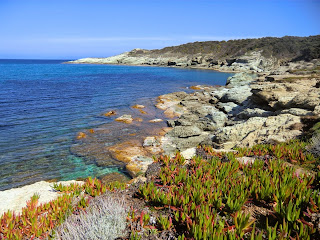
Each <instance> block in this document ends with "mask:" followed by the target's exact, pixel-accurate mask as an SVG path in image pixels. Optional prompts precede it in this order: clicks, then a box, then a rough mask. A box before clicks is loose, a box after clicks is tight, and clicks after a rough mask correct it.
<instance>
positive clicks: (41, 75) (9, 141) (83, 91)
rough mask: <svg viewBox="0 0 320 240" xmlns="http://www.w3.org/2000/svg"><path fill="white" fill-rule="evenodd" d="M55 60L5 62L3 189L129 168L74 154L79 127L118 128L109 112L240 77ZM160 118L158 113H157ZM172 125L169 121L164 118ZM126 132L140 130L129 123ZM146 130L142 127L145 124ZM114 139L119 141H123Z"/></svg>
mask: <svg viewBox="0 0 320 240" xmlns="http://www.w3.org/2000/svg"><path fill="white" fill-rule="evenodd" d="M62 62H63V61H55V60H36V61H35V60H0V70H1V71H0V113H1V117H0V190H5V189H9V188H13V187H19V186H22V185H26V184H30V183H33V182H36V181H40V180H51V179H57V180H69V179H76V178H80V177H87V176H101V175H105V174H107V173H110V172H121V171H122V167H121V166H119V165H117V164H116V163H114V161H112V159H110V165H108V166H106V165H104V166H102V165H99V164H97V163H96V162H95V161H93V160H92V159H90V157H79V156H77V155H74V154H72V152H71V151H70V147H71V146H72V145H73V144H74V139H75V136H76V134H77V133H78V132H79V131H82V130H84V129H90V128H98V127H99V126H108V127H110V128H112V126H113V122H114V120H113V118H106V117H104V116H103V113H105V112H107V111H109V110H113V109H116V110H117V111H119V113H121V114H124V113H129V114H131V112H132V111H133V110H132V109H130V106H132V105H133V104H135V103H139V104H140V103H142V104H145V105H149V106H150V109H151V106H152V105H153V104H154V101H155V98H156V97H157V96H159V95H161V94H165V93H169V92H174V91H183V90H185V88H186V87H188V86H191V85H197V84H207V85H224V84H225V82H226V79H227V78H228V77H229V76H231V75H232V74H229V73H219V72H214V71H211V70H195V69H192V70H191V69H178V68H159V67H134V66H113V65H71V64H61V63H62ZM154 116H157V115H156V113H155V115H154ZM163 124H164V123H163ZM128 129H129V130H126V129H125V128H124V131H139V127H137V128H136V129H133V128H132V129H131V128H128ZM140 130H141V129H140ZM121 140H122V139H121V137H119V136H116V135H114V136H110V142H106V144H113V143H115V142H117V141H121Z"/></svg>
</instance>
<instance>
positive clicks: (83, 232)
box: [54, 195, 127, 240]
mask: <svg viewBox="0 0 320 240" xmlns="http://www.w3.org/2000/svg"><path fill="white" fill-rule="evenodd" d="M126 215H127V209H126V205H125V202H124V200H123V199H114V198H113V197H110V196H108V195H103V196H100V197H97V198H96V199H94V200H92V204H90V206H89V207H88V208H87V209H86V211H83V212H80V213H79V214H78V215H71V216H70V217H68V218H67V220H66V221H65V222H64V223H63V224H62V225H60V226H59V227H58V228H57V229H56V231H55V238H54V239H56V240H62V239H63V240H80V239H81V240H85V239H87V240H89V239H90V240H95V239H101V240H102V239H103V240H108V239H115V238H117V237H119V236H121V235H122V234H123V233H124V230H125V228H126Z"/></svg>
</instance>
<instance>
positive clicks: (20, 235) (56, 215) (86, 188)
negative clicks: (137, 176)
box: [0, 178, 125, 240]
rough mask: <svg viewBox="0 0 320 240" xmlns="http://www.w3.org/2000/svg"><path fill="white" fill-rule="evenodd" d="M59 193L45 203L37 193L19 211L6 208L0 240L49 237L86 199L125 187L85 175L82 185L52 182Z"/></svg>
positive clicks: (1, 221) (0, 230) (2, 217)
mask: <svg viewBox="0 0 320 240" xmlns="http://www.w3.org/2000/svg"><path fill="white" fill-rule="evenodd" d="M53 187H54V188H55V190H57V191H60V192H61V195H60V196H59V197H58V198H57V199H55V200H53V201H50V202H48V203H45V204H40V205H39V204H38V199H39V196H38V195H34V196H33V197H32V198H31V199H30V201H28V202H27V206H26V207H24V208H23V209H22V213H21V214H15V213H14V212H12V211H7V212H6V213H4V214H3V215H2V216H0V239H17V240H18V239H35V238H40V239H44V238H47V237H48V238H51V237H52V235H51V233H52V230H53V229H54V228H56V227H57V226H59V225H60V224H61V223H63V222H64V221H65V219H66V218H67V217H68V216H69V215H71V214H73V213H79V212H81V211H83V210H85V209H86V207H88V205H89V202H90V200H91V199H93V198H94V197H96V196H100V195H101V194H103V193H105V192H106V190H111V191H112V190H114V189H115V188H124V187H125V185H124V184H119V183H116V184H109V185H103V184H102V183H101V182H100V181H99V180H98V179H92V178H88V179H87V180H86V181H85V183H84V184H82V185H81V184H71V185H69V186H63V185H62V184H54V186H53Z"/></svg>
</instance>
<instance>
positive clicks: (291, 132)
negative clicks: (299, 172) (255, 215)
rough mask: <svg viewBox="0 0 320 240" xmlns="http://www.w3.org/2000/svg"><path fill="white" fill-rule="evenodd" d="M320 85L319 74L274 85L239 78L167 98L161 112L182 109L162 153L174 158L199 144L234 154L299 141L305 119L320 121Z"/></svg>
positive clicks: (245, 76)
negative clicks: (242, 149)
mask: <svg viewBox="0 0 320 240" xmlns="http://www.w3.org/2000/svg"><path fill="white" fill-rule="evenodd" d="M272 79H273V77H272ZM319 81H320V78H319V77H318V76H314V75H303V76H297V75H294V74H289V75H288V74H286V75H283V76H282V77H281V75H277V77H276V79H273V80H272V81H270V76H269V75H266V74H262V75H257V74H248V73H238V74H235V75H234V76H233V77H230V78H229V79H228V81H227V85H226V86H225V87H216V88H212V87H211V88H204V87H201V86H197V88H195V89H196V92H194V93H192V94H188V95H186V94H183V93H171V94H168V95H163V96H161V99H165V101H163V102H165V103H166V104H161V105H160V107H161V109H163V110H164V111H165V110H167V109H168V108H170V109H171V110H174V109H179V112H178V114H176V116H179V117H178V118H176V119H173V120H168V125H169V126H170V127H173V129H172V131H170V132H169V133H167V134H166V135H165V141H163V146H162V148H163V149H164V152H165V153H167V154H173V153H174V152H175V151H176V150H180V151H185V150H187V149H192V148H193V147H196V146H197V145H198V144H210V145H213V146H214V147H215V148H222V149H231V148H234V147H248V146H253V145H254V144H258V143H275V142H283V141H287V140H289V139H293V138H295V137H298V136H300V135H301V134H302V128H303V123H302V121H301V117H304V116H315V117H317V116H319V110H320V109H319V106H320V89H319V86H318V85H319V84H318V83H319ZM173 115H174V113H173Z"/></svg>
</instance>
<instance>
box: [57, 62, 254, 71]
mask: <svg viewBox="0 0 320 240" xmlns="http://www.w3.org/2000/svg"><path fill="white" fill-rule="evenodd" d="M62 64H90V65H110V66H112V65H114V66H134V67H163V68H178V69H194V70H210V71H215V72H222V73H240V72H242V71H240V70H237V71H236V70H231V69H230V70H223V69H215V68H212V67H204V66H187V67H183V66H166V65H149V64H128V63H91V62H70V61H69V62H63V63H62ZM251 72H252V73H255V72H254V71H251Z"/></svg>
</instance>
